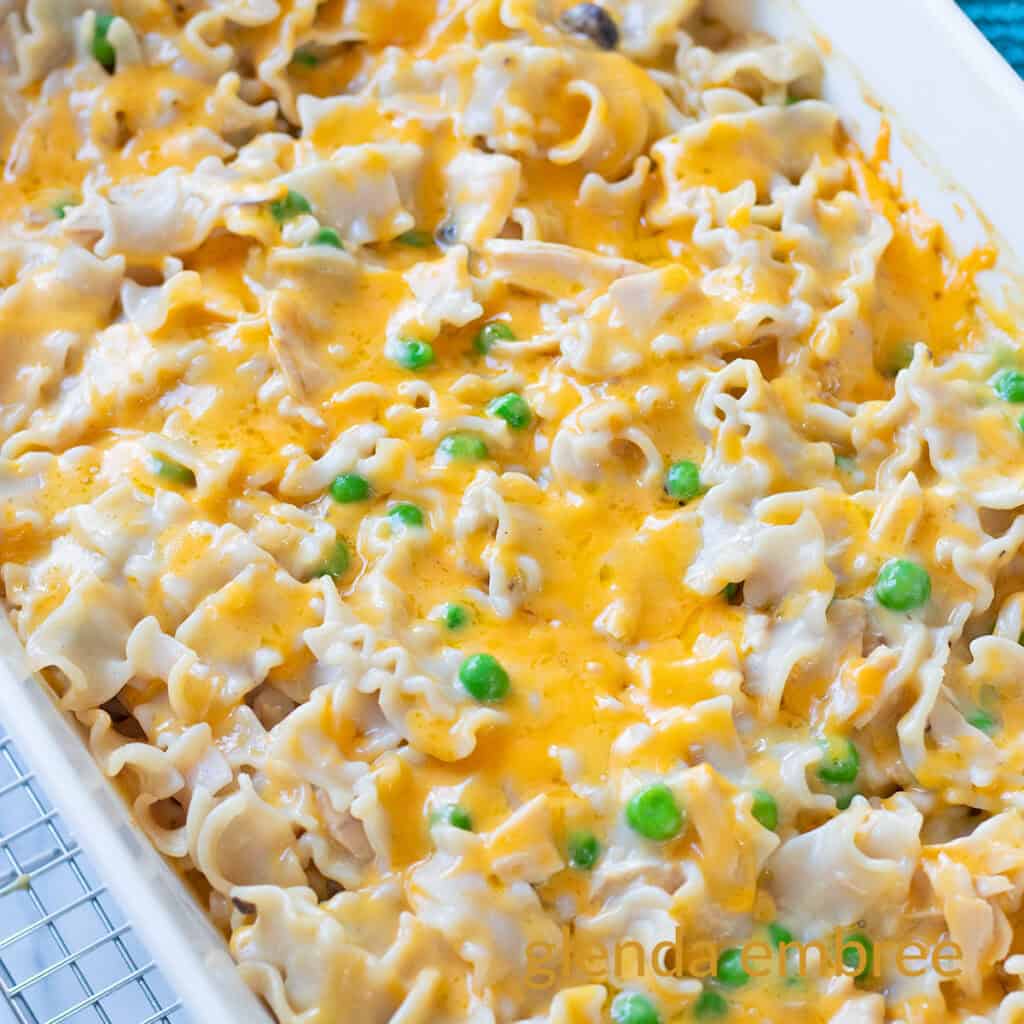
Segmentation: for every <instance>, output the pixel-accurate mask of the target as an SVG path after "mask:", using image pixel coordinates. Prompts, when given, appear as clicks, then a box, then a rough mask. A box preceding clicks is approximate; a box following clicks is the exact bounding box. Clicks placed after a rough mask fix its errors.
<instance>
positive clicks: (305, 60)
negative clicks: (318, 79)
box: [292, 50, 320, 68]
mask: <svg viewBox="0 0 1024 1024" xmlns="http://www.w3.org/2000/svg"><path fill="white" fill-rule="evenodd" d="M292 63H293V64H298V66H299V67H302V68H315V67H316V66H317V65H318V64H319V63H320V58H319V57H318V56H317V55H316V54H315V53H313V52H312V51H311V50H296V51H295V53H293V54H292Z"/></svg>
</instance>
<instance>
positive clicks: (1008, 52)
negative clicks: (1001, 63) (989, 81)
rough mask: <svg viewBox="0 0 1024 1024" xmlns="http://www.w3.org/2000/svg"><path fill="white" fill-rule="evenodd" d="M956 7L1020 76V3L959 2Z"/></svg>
mask: <svg viewBox="0 0 1024 1024" xmlns="http://www.w3.org/2000/svg"><path fill="white" fill-rule="evenodd" d="M960 6H961V7H962V8H963V9H964V11H966V12H967V14H968V15H969V16H970V17H971V18H973V19H974V21H975V22H976V24H977V25H978V28H980V29H981V31H982V32H984V33H985V35H987V36H988V37H989V39H991V40H992V43H993V44H994V45H995V46H996V48H997V49H998V50H1000V51H1001V52H1002V54H1003V56H1004V57H1005V58H1006V59H1007V60H1008V61H1009V62H1010V63H1011V64H1012V65H1013V66H1014V67H1015V68H1016V69H1017V73H1018V74H1019V75H1024V0H960Z"/></svg>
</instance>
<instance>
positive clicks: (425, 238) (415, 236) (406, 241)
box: [395, 228, 434, 249]
mask: <svg viewBox="0 0 1024 1024" xmlns="http://www.w3.org/2000/svg"><path fill="white" fill-rule="evenodd" d="M395 241H396V242H399V243H400V244H401V245H408V246H409V247H410V248H412V249H426V248H427V246H428V245H430V244H431V242H433V241H434V239H433V236H432V235H431V234H430V232H429V231H422V230H420V229H419V228H412V229H411V230H409V231H403V232H402V234H400V235H399V236H398V237H397V238H396V239H395Z"/></svg>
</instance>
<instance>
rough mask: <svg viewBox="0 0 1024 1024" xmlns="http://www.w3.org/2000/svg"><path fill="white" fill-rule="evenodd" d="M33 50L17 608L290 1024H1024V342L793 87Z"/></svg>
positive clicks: (571, 36) (22, 101) (259, 13)
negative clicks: (800, 960) (854, 960)
mask: <svg viewBox="0 0 1024 1024" xmlns="http://www.w3.org/2000/svg"><path fill="white" fill-rule="evenodd" d="M6 32H7V37H6V39H5V43H4V46H3V47H2V48H0V60H2V62H3V63H4V68H5V73H6V80H5V85H4V98H5V104H4V107H3V112H2V114H0V137H2V140H3V154H4V160H5V174H4V177H3V180H2V182H0V212H2V214H3V224H4V227H3V230H2V236H0V285H2V288H0V358H2V361H3V365H4V366H5V368H6V372H5V373H4V375H3V380H2V382H0V500H2V504H0V581H2V587H3V594H4V598H5V602H6V607H7V610H8V612H9V615H10V618H11V621H12V622H13V624H14V626H15V628H16V630H17V632H18V634H19V635H20V637H21V639H22V641H23V642H24V644H25V647H26V650H27V652H28V655H29V658H30V660H31V662H32V665H33V667H34V668H36V669H38V670H40V671H41V672H42V674H43V675H44V676H45V678H46V680H47V682H48V684H49V685H50V686H52V687H53V689H54V690H55V692H56V693H57V694H58V696H59V698H60V700H61V702H62V705H63V706H64V707H65V708H66V709H67V710H69V711H70V712H73V713H74V715H75V716H76V717H77V719H78V721H79V722H80V723H81V725H82V728H83V734H84V735H85V736H86V738H87V740H88V742H89V744H90V746H91V749H92V750H93V752H94V754H95V756H96V758H97V760H98V761H99V763H100V765H101V767H102V768H103V770H104V771H105V772H106V773H107V774H108V775H109V776H110V777H111V778H112V779H115V780H116V782H117V784H118V785H119V787H120V788H121V789H122V790H123V792H124V793H125V794H126V796H127V797H128V799H129V800H130V801H131V803H132V806H133V810H134V813H135V815H136V817H137V820H138V821H139V824H140V826H141V827H142V828H143V829H144V830H145V831H146V833H147V834H148V835H149V837H150V838H151V839H152V841H153V842H154V844H155V845H156V846H157V848H158V849H159V850H160V851H161V852H162V853H163V854H165V855H166V856H167V857H168V858H169V859H170V860H171V862H172V863H173V864H175V866H176V867H177V868H178V869H179V870H180V872H181V874H182V875H183V877H185V878H186V879H187V880H188V881H189V883H190V884H191V885H192V886H193V888H194V889H195V891H196V893H197V896H198V898H200V899H201V900H202V901H203V902H204V903H205V905H206V906H207V907H208V909H209V912H210V914H211V915H212V917H213V918H214V920H215V921H216V922H217V923H218V925H219V926H220V927H221V928H222V929H223V931H224V933H225V935H226V936H227V937H228V939H229V941H230V946H231V950H232V953H233V954H234V956H235V957H236V959H237V961H238V963H239V967H240V970H241V972H242V974H243V976H244V978H245V980H246V981H247V982H248V983H249V985H250V986H251V987H252V989H253V990H254V991H255V992H256V993H257V994H258V995H260V996H262V997H263V999H264V1000H265V1001H266V1003H267V1005H268V1006H269V1007H270V1009H271V1010H272V1011H273V1013H274V1014H275V1015H276V1017H277V1018H278V1019H279V1020H280V1021H281V1022H283V1024H300V1022H301V1024H328V1022H333V1021H337V1020H340V1019H345V1020H351V1021H353V1022H359V1024H363V1022H366V1024H373V1022H384V1021H389V1020H393V1021H396V1022H401V1024H414V1022H422V1024H426V1022H432V1024H445V1022H451V1024H455V1022H462V1021H472V1022H474V1024H487V1022H511V1021H523V1022H526V1021H529V1022H538V1024H539V1022H547V1024H597V1022H599V1021H604V1020H608V1019H611V1020H613V1021H615V1022H616V1024H651V1022H665V1024H667V1022H670V1021H684V1020H690V1019H712V1018H714V1017H718V1018H721V1019H728V1020H729V1021H737V1022H740V1021H746V1022H751V1024H754V1022H761V1021H766V1020H768V1021H779V1020H787V1021H801V1022H802V1021H807V1022H827V1021H831V1022H834V1024H860V1022H864V1024H875V1022H882V1021H888V1020H892V1021H897V1020H899V1021H905V1022H908V1024H931V1022H936V1024H938V1022H946V1021H954V1020H957V1021H967V1020H970V1021H980V1020H993V1021H994V1020H999V1021H1010V1020H1011V1019H1016V1018H1015V1014H1018V1013H1020V1012H1021V1011H1020V1007H1021V1006H1024V1002H1022V1001H1024V994H1022V993H1021V984H1020V974H1021V971H1022V967H1021V963H1022V962H1021V961H1020V957H1019V956H1016V955H1015V954H1016V953H1017V951H1018V949H1019V946H1020V942H1019V939H1018V932H1017V929H1018V926H1019V922H1020V921H1021V920H1022V918H1021V917H1020V913H1019V909H1020V904H1021V899H1022V897H1024V819H1022V817H1021V814H1022V805H1021V799H1020V792H1021V782H1022V780H1024V776H1022V772H1024V747H1022V746H1021V742H1020V740H1019V738H1018V737H1019V736H1020V735H1021V731H1020V729H1019V728H1018V726H1019V725H1024V693H1022V691H1021V688H1020V682H1019V680H1020V679H1021V678H1022V675H1024V647H1022V646H1021V643H1020V641H1021V640H1022V639H1024V589H1022V586H1024V570H1022V564H1024V563H1022V562H1021V557H1020V550H1021V545H1022V543H1024V519H1021V518H1020V517H1019V516H1018V515H1017V512H1018V511H1019V509H1020V508H1021V507H1022V506H1024V458H1022V454H1021V453H1022V450H1024V449H1022V444H1024V441H1022V436H1021V430H1022V428H1024V420H1021V413H1022V412H1024V373H1022V371H1021V370H1020V369H1018V367H1019V366H1020V364H1021V361H1020V355H1019V348H1018V340H1019V339H1017V338H1016V337H1014V335H1013V331H1014V330H1015V325H1013V324H1007V323H1005V322H1002V323H1001V322H1000V321H999V319H998V318H997V317H995V316H993V315H992V314H991V313H990V312H989V311H988V310H987V309H986V307H985V304H984V303H983V302H982V301H981V299H980V295H979V290H978V287H977V283H976V278H977V275H978V273H979V272H980V271H983V270H986V269H987V268H989V267H990V266H991V264H992V261H993V258H994V254H993V253H992V252H990V251H989V250H979V251H977V252H975V253H972V254H971V255H969V256H968V257H966V258H961V259H958V258H956V257H955V256H954V255H953V254H952V252H951V251H950V249H949V246H948V244H947V241H946V238H945V236H944V234H943V232H942V229H941V228H940V227H939V226H938V225H936V224H935V223H932V222H931V221H929V220H928V219H927V218H926V217H925V216H924V215H923V214H922V213H921V212H920V210H918V209H917V208H916V207H915V206H914V205H913V204H912V203H911V202H910V201H909V200H908V199H907V198H906V197H904V196H903V195H902V194H901V193H900V190H899V188H898V187H897V185H896V184H895V179H894V177H893V176H892V175H891V174H890V173H889V169H888V166H887V159H886V153H885V148H884V145H883V146H881V147H880V148H879V150H878V152H876V154H874V155H873V156H872V157H870V158H869V157H867V156H865V155H864V154H863V153H861V152H860V151H859V150H858V149H857V147H856V146H855V145H854V144H853V143H852V142H851V141H850V139H849V138H848V136H847V134H846V132H845V130H844V128H843V126H842V124H841V123H840V121H839V119H838V115H837V113H836V111H835V110H834V109H833V108H832V107H831V106H830V105H829V104H828V103H826V102H825V101H823V100H822V99H821V98H820V86H821V74H822V68H821V63H820V57H819V53H818V51H817V50H816V49H815V48H814V47H812V46H810V45H808V44H807V43H804V42H801V41H799V40H781V41H776V40H771V39H767V38H764V37H762V36H758V35H754V34H750V33H747V32H744V31H742V29H741V28H740V27H738V26H727V25H724V24H722V23H720V22H718V21H717V20H715V18H713V17H712V16H711V12H710V11H709V10H706V9H705V8H704V6H703V5H702V4H701V3H699V2H698V0H607V2H606V3H604V4H603V5H598V4H573V3H571V2H567V0H548V2H541V0H415V2H408V0H328V2H317V0H268V2H266V3H262V4H251V5H246V4H242V3H237V2H228V0H209V2H207V3H198V2H196V3H193V2H189V0H186V2H184V3H181V4H174V5H171V4H165V3H159V2H156V0H114V3H113V5H112V6H110V5H109V4H100V5H99V6H98V7H96V8H93V7H90V6H88V2H82V0H61V2H60V3H57V4H53V3H42V2H41V0H25V2H22V3H21V4H20V5H18V11H17V13H16V14H14V15H12V18H11V20H10V21H9V22H8V25H7V28H6ZM1018 421H1020V422H1018ZM851 935H854V936H861V939H862V940H863V941H864V942H866V943H867V944H868V945H869V946H870V947H871V949H872V950H873V952H874V957H873V960H872V963H871V965H870V968H871V969H865V970H864V971H862V970H861V965H858V966H857V968H856V969H854V970H852V971H851V970H850V969H849V966H850V965H849V963H848V962H847V961H848V959H849V957H848V956H847V955H846V954H845V953H844V954H842V955H840V956H838V957H837V958H836V957H833V958H832V959H831V960H827V959H825V960H821V961H815V962H814V963H813V964H812V965H811V968H810V969H808V970H803V969H798V967H796V966H794V958H795V957H797V955H798V954H800V955H802V946H801V948H800V949H797V948H796V946H800V945H801V944H813V943H815V942H817V943H820V944H822V948H825V945H827V944H828V943H830V942H832V941H833V940H834V939H835V938H836V937H838V940H839V942H840V943H843V942H844V941H848V940H849V938H850V936H851ZM780 936H786V937H787V938H786V941H791V942H792V943H794V944H795V945H794V949H793V950H792V951H791V953H792V955H790V956H789V959H788V960H787V959H786V956H785V955H784V956H783V958H782V961H781V962H775V963H774V965H773V966H772V968H771V969H770V970H768V971H766V972H764V973H763V974H762V973H759V972H756V971H754V970H752V969H750V966H749V962H748V961H745V960H742V959H740V952H741V951H744V952H745V953H747V954H751V953H752V950H753V948H754V945H755V944H761V945H764V944H765V943H768V944H767V946H765V948H766V949H768V950H769V951H770V950H771V949H773V948H774V947H775V946H777V945H778V942H779V941H780V939H779V937H780ZM861 939H858V940H857V941H861ZM769 940H770V941H769ZM676 943H679V945H678V948H677V947H676V946H674V945H673V944H676ZM907 943H919V944H921V945H922V947H923V948H924V949H925V950H926V952H928V953H929V954H931V953H932V952H934V951H935V950H937V949H939V948H945V949H946V950H947V957H952V962H954V969H950V970H947V969H946V967H948V962H946V961H942V960H941V959H935V957H934V956H933V957H932V959H930V960H927V963H926V967H925V968H924V969H923V970H922V971H921V972H920V973H919V974H913V973H911V972H908V971H907V970H905V969H903V967H902V966H901V965H900V964H899V963H898V961H897V958H896V957H894V956H883V950H884V949H887V948H889V947H892V948H896V947H900V948H902V947H901V944H903V945H905V944H907ZM684 944H685V946H686V949H688V950H690V952H691V953H692V951H693V950H695V949H697V948H703V949H704V950H705V951H706V955H705V956H704V957H703V959H704V960H705V961H706V964H705V967H704V968H703V969H702V968H701V966H700V963H699V961H700V960H701V957H699V956H691V955H687V954H686V953H685V951H684ZM702 944H703V946H702ZM667 946H673V950H674V951H673V952H672V953H671V956H670V957H669V960H668V961H666V960H665V957H664V950H665V949H666V948H667ZM659 948H660V949H661V951H662V952H661V954H659V953H658V952H657V950H658V949H659ZM842 948H844V949H845V948H846V947H842ZM950 949H952V950H953V951H954V952H953V953H949V952H948V951H949V950H950ZM587 950H589V951H590V952H591V953H594V951H595V950H596V951H597V954H598V955H597V957H596V962H597V966H596V967H595V966H594V962H592V961H591V960H588V959H587V957H586V956H585V955H584V953H585V952H586V951H587ZM659 956H661V960H659V959H658V957H659ZM770 956H771V954H770V952H769V958H770ZM737 963H739V964H740V965H741V966H740V967H739V968H737ZM944 965H945V966H944ZM656 968H659V969H656Z"/></svg>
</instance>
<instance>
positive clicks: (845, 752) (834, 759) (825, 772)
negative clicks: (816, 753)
mask: <svg viewBox="0 0 1024 1024" xmlns="http://www.w3.org/2000/svg"><path fill="white" fill-rule="evenodd" d="M819 745H820V746H821V749H822V752H823V755H824V756H823V757H822V759H821V761H819V762H818V778H820V779H821V780H822V782H831V783H846V782H853V780H854V779H856V778H857V772H859V771H860V753H859V752H858V750H857V748H856V747H855V746H854V745H853V743H851V742H850V740H848V739H847V738H846V737H845V736H828V737H825V738H824V739H822V740H820V741H819Z"/></svg>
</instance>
